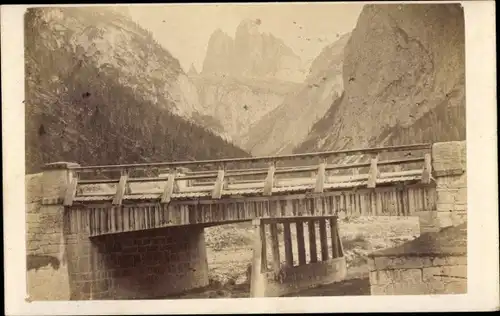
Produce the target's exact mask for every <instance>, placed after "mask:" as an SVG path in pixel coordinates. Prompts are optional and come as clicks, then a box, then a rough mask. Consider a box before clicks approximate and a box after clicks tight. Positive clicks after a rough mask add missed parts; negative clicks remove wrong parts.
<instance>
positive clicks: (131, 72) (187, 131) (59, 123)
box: [25, 7, 247, 173]
mask: <svg viewBox="0 0 500 316" xmlns="http://www.w3.org/2000/svg"><path fill="white" fill-rule="evenodd" d="M25 30H26V31H25V36H26V38H25V71H26V96H25V106H26V172H28V173H31V172H36V171H39V170H40V168H41V167H42V166H43V164H44V163H47V162H53V161H57V160H65V161H74V162H79V163H81V164H111V163H134V162H146V161H167V160H180V159H182V160H184V159H206V158H214V157H223V156H224V157H227V156H246V155H247V154H246V153H245V152H244V151H243V150H241V149H239V148H237V147H235V146H233V145H231V144H228V143H227V142H225V141H224V140H222V139H221V138H220V137H218V136H216V135H214V134H213V133H211V132H209V131H208V130H206V129H204V128H202V127H200V126H197V125H196V124H194V123H193V122H189V121H187V120H186V119H185V118H183V117H181V116H180V115H183V116H184V115H188V114H189V115H192V114H193V113H196V111H194V110H193V109H194V108H195V107H196V106H197V105H196V102H197V100H193V99H192V97H193V94H191V93H190V90H193V89H195V88H194V87H190V84H189V80H188V78H187V76H186V75H185V74H184V72H183V71H182V69H181V67H180V65H179V62H178V60H176V59H175V58H173V57H172V56H171V55H170V53H168V51H166V50H165V49H163V48H162V47H161V46H160V45H159V44H157V43H156V42H155V41H154V40H153V38H152V36H151V34H149V33H148V32H147V31H145V30H143V29H141V28H140V27H139V26H138V25H137V24H135V23H134V22H132V21H131V20H130V19H128V18H127V17H125V16H123V15H122V14H118V13H116V12H114V11H113V10H109V9H104V8H71V7H68V8H43V9H30V10H28V11H27V13H26V15H25ZM194 97H196V95H194ZM186 113H187V114H186Z"/></svg>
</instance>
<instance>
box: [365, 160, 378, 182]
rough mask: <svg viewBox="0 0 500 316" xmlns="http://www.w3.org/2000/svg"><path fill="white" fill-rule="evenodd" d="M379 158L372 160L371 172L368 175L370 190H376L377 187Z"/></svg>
mask: <svg viewBox="0 0 500 316" xmlns="http://www.w3.org/2000/svg"><path fill="white" fill-rule="evenodd" d="M377 161H378V158H377V157H375V158H373V159H371V160H370V171H369V173H368V184H367V187H368V188H375V187H376V186H377V177H378V174H379V172H378V168H377Z"/></svg>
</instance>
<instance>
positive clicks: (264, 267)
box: [259, 223, 267, 272]
mask: <svg viewBox="0 0 500 316" xmlns="http://www.w3.org/2000/svg"><path fill="white" fill-rule="evenodd" d="M259 232H260V238H259V239H260V241H261V245H262V246H261V255H260V257H261V266H260V270H261V271H262V272H265V271H267V244H266V225H264V224H262V223H261V224H260V225H259Z"/></svg>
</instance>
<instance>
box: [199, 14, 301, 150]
mask: <svg viewBox="0 0 500 316" xmlns="http://www.w3.org/2000/svg"><path fill="white" fill-rule="evenodd" d="M301 65H302V61H301V59H300V58H299V57H298V56H297V55H296V54H295V53H294V52H293V51H292V49H290V48H289V47H288V46H286V44H285V43H284V42H283V41H282V40H281V39H279V38H276V37H275V36H273V35H272V34H267V33H263V32H260V31H259V22H258V21H254V20H243V21H241V23H240V24H239V25H238V27H237V28H236V32H235V37H234V39H233V38H232V37H231V36H229V35H228V34H226V33H224V32H223V31H222V30H220V29H217V30H215V31H214V32H213V33H212V35H211V36H210V39H209V41H208V46H207V53H206V56H205V60H204V62H203V68H202V71H201V72H200V73H199V74H196V73H195V72H194V71H192V72H190V74H189V78H190V80H191V81H192V82H194V84H195V86H196V87H197V94H198V100H199V104H200V106H199V108H198V109H199V112H200V113H202V114H203V115H207V116H211V117H213V118H214V120H216V121H218V122H219V123H220V126H219V127H220V128H219V129H217V128H216V129H215V130H216V131H218V132H220V133H221V134H222V133H223V134H224V135H227V136H228V137H229V138H231V140H232V142H233V143H235V144H238V145H240V146H241V144H242V141H241V140H242V137H243V135H245V134H246V133H247V132H248V129H249V128H251V126H252V125H253V124H254V123H255V122H256V121H257V120H258V119H260V118H261V117H262V116H264V115H265V114H266V113H268V112H269V111H271V110H273V109H274V108H276V107H277V106H278V105H280V104H281V103H282V102H283V100H284V99H285V97H286V95H288V94H289V92H290V91H293V90H295V89H296V88H297V87H298V86H299V85H300V84H299V83H297V81H299V82H300V81H302V80H303V79H304V73H303V71H302V68H301V67H302V66H301ZM208 126H210V127H211V128H213V125H212V124H210V125H208Z"/></svg>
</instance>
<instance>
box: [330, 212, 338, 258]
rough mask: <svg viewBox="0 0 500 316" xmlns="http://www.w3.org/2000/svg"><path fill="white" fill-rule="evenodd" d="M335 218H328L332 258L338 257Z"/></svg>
mask: <svg viewBox="0 0 500 316" xmlns="http://www.w3.org/2000/svg"><path fill="white" fill-rule="evenodd" d="M337 234H338V232H337V218H331V219H330V237H331V238H332V258H333V259H335V258H338V257H339V252H340V251H339V250H340V246H339V239H338V236H337Z"/></svg>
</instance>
